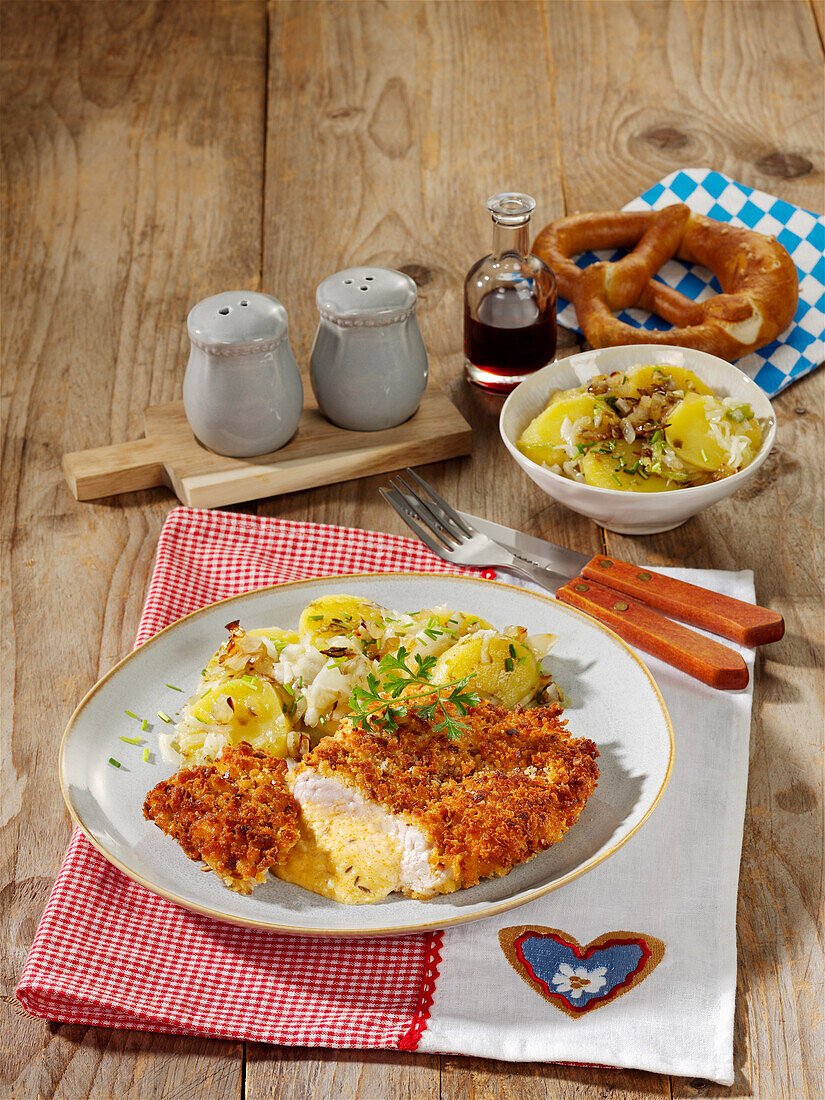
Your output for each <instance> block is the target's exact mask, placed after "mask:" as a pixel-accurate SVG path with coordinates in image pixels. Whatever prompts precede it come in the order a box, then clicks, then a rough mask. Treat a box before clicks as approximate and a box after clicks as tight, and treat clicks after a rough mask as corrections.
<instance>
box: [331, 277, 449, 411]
mask: <svg viewBox="0 0 825 1100" xmlns="http://www.w3.org/2000/svg"><path fill="white" fill-rule="evenodd" d="M417 298H418V291H417V289H416V286H415V283H414V282H413V280H412V279H411V278H410V277H409V275H405V274H404V273H403V272H401V271H394V270H392V269H390V268H385V267H351V268H348V269H347V270H346V271H339V272H337V273H336V274H335V275H330V276H329V278H327V279H324V281H323V282H322V283H321V285H320V286H319V287H318V290H317V292H316V295H315V301H316V304H317V306H318V312H319V314H320V315H321V316H320V320H319V323H318V331H317V332H316V334H315V342H314V344H313V346H312V354H311V356H310V380H311V383H312V390H313V393H314V394H315V398H316V400H317V401H318V406H319V408H320V409H321V412H322V413H323V414H324V416H326V417H327V418H328V419H329V420H331V421H332V422H333V423H334V424H338V425H339V426H340V427H342V428H349V429H351V430H354V431H360V432H374V431H380V430H381V429H382V428H392V427H394V426H395V425H396V424H401V423H402V422H403V421H404V420H408V419H409V418H410V417H411V416H412V415H413V413H414V412H415V411H416V409H417V408H418V406H419V404H420V403H421V398H422V397H423V396H424V390H425V388H426V386H427V373H428V365H427V352H426V350H425V348H424V341H423V340H422V339H421V333H420V331H419V328H418V321H417V320H416V317H415V306H416V301H417Z"/></svg>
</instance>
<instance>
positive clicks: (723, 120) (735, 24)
mask: <svg viewBox="0 0 825 1100" xmlns="http://www.w3.org/2000/svg"><path fill="white" fill-rule="evenodd" d="M551 11H552V14H553V16H554V17H557V18H554V19H553V20H550V21H549V24H550V27H551V30H550V37H551V41H552V42H553V48H554V54H555V55H556V56H559V57H561V56H563V55H564V52H567V51H571V50H572V51H573V54H574V56H577V57H578V58H579V64H577V66H576V67H575V70H574V71H573V72H572V73H571V74H570V81H569V84H568V85H567V86H566V87H564V88H559V87H557V89H556V103H557V107H558V111H559V115H560V117H564V118H565V119H566V123H567V124H566V126H565V128H564V130H563V132H562V137H561V141H562V150H563V165H564V181H565V192H566V195H567V199H568V212H569V213H573V212H574V211H576V210H587V209H612V208H617V207H619V206H621V205H623V204H624V203H625V202H626V201H628V199H630V198H632V197H633V196H634V195H636V194H638V193H640V192H641V191H642V190H644V189H645V188H647V187H649V186H650V185H651V184H652V183H653V182H655V180H657V179H659V178H661V177H662V176H664V175H666V174H667V173H668V172H671V171H674V170H676V169H678V168H681V167H690V166H693V165H712V166H713V167H714V168H717V169H719V170H721V171H723V172H726V173H727V174H728V175H730V176H732V177H733V178H735V179H738V180H741V181H742V182H744V183H746V184H749V185H750V186H753V187H758V188H761V189H762V190H766V191H768V192H771V193H776V194H780V195H781V196H782V197H783V198H786V199H788V201H791V202H795V203H798V204H799V205H802V206H806V207H808V208H809V209H813V210H816V211H821V210H822V143H821V134H822V122H823V120H822V97H823V92H822V89H823V73H822V45H821V41H820V38H819V36H818V34H817V31H816V27H815V25H814V22H813V19H812V15H811V10H810V8H809V6H808V5H807V4H805V3H772V2H768V3H748V2H744V3H737V4H727V5H720V4H666V3H655V4H644V5H639V4H633V3H614V4H609V5H584V4H576V5H565V6H563V7H561V8H558V7H554V8H552V9H551ZM611 40H614V41H616V40H617V41H621V42H622V43H623V44H624V45H625V50H624V51H622V52H621V53H619V52H616V51H610V50H609V49H607V48H606V47H607V43H608V42H609V41H611ZM596 57H598V58H603V59H605V63H604V64H596V63H595V60H596ZM588 58H591V59H593V63H589V62H588ZM792 70H793V71H795V72H796V73H798V74H799V76H800V78H801V79H800V80H799V81H797V79H796V78H791V77H790V75H789V74H790V72H791V71H792ZM808 82H810V83H808ZM804 84H808V87H809V89H816V94H814V95H807V96H806V95H805V93H804V91H803V86H804ZM597 102H598V103H601V104H602V107H601V109H599V110H596V109H595V104H596V103H597ZM617 178H618V180H620V183H619V184H618V185H617ZM822 394H823V378H822V374H821V373H820V374H818V375H813V376H810V377H809V378H807V379H805V380H804V381H802V382H800V383H797V384H796V385H795V386H793V387H792V388H791V389H790V390H789V391H788V392H787V393H785V394H784V395H782V396H781V397H780V398H779V399H777V400H776V401H775V402H774V406H775V409H776V412H777V418H778V422H779V430H778V437H777V444H776V446H775V448H774V451H773V453H772V454H771V456H770V458H769V460H768V462H767V463H766V464H765V466H764V467H763V469H762V470H760V472H759V475H758V476H757V478H756V479H755V481H754V482H753V483H752V485H751V486H749V487H746V489H745V490H743V491H742V492H741V493H738V494H736V495H735V496H734V497H733V498H732V499H731V500H730V501H728V502H726V503H725V504H723V505H720V506H717V507H714V508H711V509H709V510H708V511H707V512H704V513H702V514H700V515H699V516H697V517H695V518H694V519H693V520H691V521H690V522H689V523H688V524H686V525H685V526H684V527H682V528H679V529H677V530H676V531H672V532H667V533H665V534H662V535H656V536H652V537H649V538H646V539H632V538H625V537H622V536H620V535H614V534H608V535H607V546H608V552H609V553H611V554H613V555H615V556H617V557H621V558H623V559H625V560H628V561H632V562H634V563H639V564H648V565H653V566H655V565H657V564H666V563H668V564H669V563H680V564H681V563H683V564H685V565H690V566H697V567H705V568H707V567H717V568H725V569H741V568H750V569H753V571H754V573H755V576H756V581H757V593H756V594H757V599H758V600H759V602H760V603H763V604H765V605H766V606H769V607H772V608H774V609H776V610H778V611H780V612H781V613H783V614H787V613H786V608H790V607H792V608H793V609H794V618H795V619H796V620H797V621H800V616H801V617H802V621H805V617H806V616H810V615H812V614H813V607H814V606H817V607H821V599H822V589H821V578H822V576H823V575H825V567H824V563H823V561H822V539H821V534H819V535H817V534H815V533H816V532H821V531H822V528H823V507H822V484H821V477H820V474H819V463H818V462H815V463H814V464H813V466H812V465H811V463H810V460H809V459H807V460H806V458H805V456H806V455H811V454H813V453H814V452H813V451H812V450H811V448H812V447H813V446H814V443H813V437H818V438H820V439H821V435H820V434H819V433H821V432H822V430H823V425H822V408H823V398H822ZM820 450H821V444H820ZM820 615H821V612H820ZM786 621H787V634H786V636H785V638H783V640H782V641H780V642H777V643H775V644H774V645H772V646H768V647H766V649H765V650H764V651H762V652H761V655H760V659H759V662H758V668H757V674H756V696H755V701H754V716H755V717H754V729H753V734H752V744H753V758H752V763H751V777H750V786H749V802H748V813H747V817H746V824H745V837H746V841H745V849H744V854H743V863H742V877H741V886H740V911H739V922H738V929H739V940H740V963H741V965H740V989H739V999H738V1006H737V1019H736V1038H735V1062H736V1072H737V1081H736V1084H735V1085H734V1086H733V1089H732V1090H725V1089H720V1088H719V1087H718V1086H712V1085H710V1086H704V1085H702V1083H701V1082H699V1083H696V1082H690V1081H680V1080H674V1082H673V1092H674V1096H679V1097H690V1096H697V1095H701V1096H722V1095H731V1094H732V1095H747V1096H754V1097H763V1096H772V1097H786V1098H796V1097H811V1098H812V1097H816V1096H819V1095H821V1094H822V1092H823V1091H825V1088H824V1087H823V1081H822V1077H821V1066H820V1063H819V1062H818V1061H817V1058H816V1056H815V1055H813V1049H814V1047H813V1046H812V1045H811V1044H819V1049H820V1050H821V1048H822V1044H823V1035H822V1025H823V1020H822V1014H821V1011H819V1009H817V1008H812V1006H813V1004H814V1003H821V996H822V993H821V988H822V985H821V983H822V966H823V954H822V944H821V939H820V938H819V937H818V936H817V934H816V932H815V930H814V929H815V924H816V919H813V920H812V919H811V915H810V914H811V912H812V911H816V908H817V906H820V905H821V890H822V879H823V866H822V862H823V861H822V838H821V807H822V804H823V803H822V798H823V792H822V786H821V771H820V765H819V761H820V760H821V752H822V731H823V707H822V686H821V685H822V672H821V669H822V649H821V619H820V628H819V635H818V636H817V635H816V633H815V632H814V633H813V634H812V633H811V628H810V627H804V626H802V627H796V628H795V627H794V626H792V621H793V619H792V618H790V617H789V618H787V620H786ZM797 631H799V633H797ZM814 638H816V640H814ZM803 651H804V653H805V656H804V657H803V656H802V653H803ZM799 661H801V662H802V664H803V668H802V669H801V670H799V674H794V675H788V674H787V673H788V670H789V669H790V668H791V667H794V668H797V667H798V666H797V662H799ZM779 670H782V672H780V671H779ZM766 699H771V700H772V703H773V705H772V706H771V708H770V712H768V711H767V710H766ZM792 701H793V702H792ZM792 711H795V712H796V713H795V715H794V716H793V717H792ZM768 713H770V715H771V716H772V722H771V724H770V726H768V725H767V724H766V718H767V715H768ZM800 721H801V725H800ZM800 729H802V730H805V731H806V734H807V735H806V736H803V737H800V735H799V732H800ZM769 730H770V741H768V740H767V738H768V735H769V734H768V731H769ZM778 761H789V762H790V761H793V762H794V765H793V767H792V768H791V769H786V768H785V767H784V766H782V768H781V772H782V776H783V779H784V780H785V782H784V784H783V785H782V787H781V789H782V790H783V791H784V792H785V794H784V798H785V799H786V800H787V801H788V802H789V804H792V805H794V806H804V807H806V809H805V811H803V812H802V813H796V814H794V813H791V814H786V815H782V814H780V813H778V812H777V810H776V807H775V806H774V805H771V801H772V800H771V791H772V790H773V789H774V786H775V782H776V768H777V762H778ZM789 770H790V773H791V774H789ZM793 783H796V786H792V784H793ZM800 784H803V785H802V786H800ZM755 792H759V793H758V794H757V795H756V797H755ZM754 805H755V806H756V814H757V820H760V819H761V820H760V826H759V827H758V829H757V831H755V824H754ZM791 852H792V853H793V855H792V857H791V858H789V856H790V854H791ZM803 898H804V899H805V902H802V901H801V900H800V899H803ZM814 898H816V899H817V900H816V901H813V899H814ZM806 904H807V909H806ZM812 907H813V910H812ZM787 911H790V912H791V913H793V914H794V919H793V923H792V922H791V919H790V918H780V916H779V914H783V915H784V913H785V912H787ZM820 917H821V914H820ZM797 989H800V990H802V991H803V992H802V993H801V994H797V993H796V992H792V991H795V990H797ZM806 993H807V995H806ZM811 994H813V997H811ZM803 1005H804V1006H805V1007H807V1008H808V1009H812V1016H811V1023H810V1024H809V1025H808V1028H807V1030H806V1029H805V1025H803V1024H802V1017H801V1013H802V1011H803Z"/></svg>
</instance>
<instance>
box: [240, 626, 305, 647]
mask: <svg viewBox="0 0 825 1100" xmlns="http://www.w3.org/2000/svg"><path fill="white" fill-rule="evenodd" d="M246 633H247V634H249V635H251V636H252V637H253V638H269V640H270V641H272V642H278V644H279V645H280V644H281V643H285V644H286V645H289V644H291V643H292V642H298V641H300V639H299V637H298V634H297V633H296V631H294V630H282V629H281V628H280V627H279V626H262V627H258V628H257V629H255V630H247V632H246Z"/></svg>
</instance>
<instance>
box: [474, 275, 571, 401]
mask: <svg viewBox="0 0 825 1100" xmlns="http://www.w3.org/2000/svg"><path fill="white" fill-rule="evenodd" d="M475 312H476V316H473V313H472V312H471V310H470V308H469V306H467V305H465V307H464V353H465V355H466V356H467V359H468V360H469V362H470V363H472V364H473V365H474V366H475V367H477V368H480V369H481V370H482V371H483V372H484V374H485V375H488V376H489V377H487V378H485V379H484V381H483V383H481V384H483V385H484V387H485V388H486V389H499V388H500V390H501V391H502V392H505V391H507V390H510V389H512V388H513V386H514V385H515V384H517V382H520V381H521V380H522V378H523V377H524V376H526V375H529V374H532V373H533V371H537V370H538V369H539V368H540V367H543V366H544V365H545V364H546V363H549V362H550V360H551V359H552V358H553V356H554V355H555V353H556V310H555V307H554V308H552V309H545V310H544V312H543V313H542V311H541V310H540V309H539V306H538V303H537V302H536V300H535V298H533V296H532V295H531V294H529V293H528V294H525V293H524V292H522V291H520V290H518V289H516V288H511V287H498V288H497V289H496V290H492V291H490V293H489V294H487V295H486V296H485V297H484V298H482V299H481V302H480V303H479V305H478V308H477V310H476V311H475ZM473 380H474V381H475V379H473Z"/></svg>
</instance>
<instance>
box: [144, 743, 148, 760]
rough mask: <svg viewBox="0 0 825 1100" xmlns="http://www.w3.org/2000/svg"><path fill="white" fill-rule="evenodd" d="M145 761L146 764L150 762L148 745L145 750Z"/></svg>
mask: <svg viewBox="0 0 825 1100" xmlns="http://www.w3.org/2000/svg"><path fill="white" fill-rule="evenodd" d="M143 760H144V763H148V761H149V746H148V745H147V747H146V748H145V749H144V750H143Z"/></svg>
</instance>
